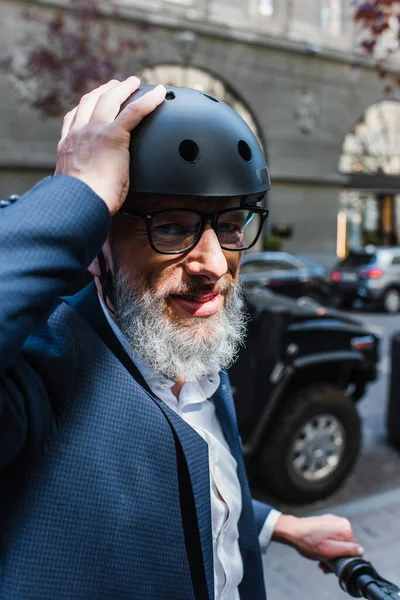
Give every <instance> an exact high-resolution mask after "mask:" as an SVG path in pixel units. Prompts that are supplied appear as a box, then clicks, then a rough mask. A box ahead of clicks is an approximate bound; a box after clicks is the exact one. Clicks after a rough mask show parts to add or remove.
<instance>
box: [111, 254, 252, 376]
mask: <svg viewBox="0 0 400 600" xmlns="http://www.w3.org/2000/svg"><path fill="white" fill-rule="evenodd" d="M167 295H168V294H167ZM114 307H115V314H116V318H117V321H118V325H119V327H120V329H121V331H122V333H123V334H124V336H125V338H126V339H127V341H128V343H129V346H130V348H131V350H132V352H133V354H134V355H136V356H138V357H139V358H140V359H142V360H143V361H144V362H145V363H146V364H147V365H148V366H149V367H151V369H152V370H153V371H154V372H155V373H158V374H160V375H162V376H164V377H166V378H168V379H172V380H174V381H175V380H176V379H177V378H178V377H184V378H185V379H187V380H198V379H201V378H203V377H206V376H208V375H211V374H213V373H218V372H219V371H220V370H221V369H227V368H228V367H229V366H230V365H231V364H232V363H233V362H234V361H235V359H236V356H237V353H238V351H239V348H240V346H241V345H243V343H244V340H245V337H246V323H247V317H246V315H245V313H244V310H243V308H244V301H243V293H242V288H241V286H240V284H239V283H237V284H231V285H230V287H229V290H228V292H227V295H226V298H225V304H224V307H223V309H222V310H221V311H220V312H219V313H218V314H215V315H212V316H210V317H192V318H188V319H186V320H185V321H182V322H178V321H176V322H174V321H172V320H171V319H169V318H168V316H167V315H166V314H165V308H166V294H165V293H163V294H161V293H158V294H157V292H155V291H154V290H151V289H148V288H146V287H145V285H144V284H143V283H142V282H141V281H140V276H139V278H138V277H135V284H132V282H131V280H130V279H129V278H128V277H127V276H126V275H125V274H124V273H123V271H122V269H121V267H120V266H117V268H116V273H115V277H114Z"/></svg>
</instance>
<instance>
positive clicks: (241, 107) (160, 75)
mask: <svg viewBox="0 0 400 600" xmlns="http://www.w3.org/2000/svg"><path fill="white" fill-rule="evenodd" d="M137 76H138V77H139V78H140V80H141V81H142V83H144V84H146V83H148V84H159V83H162V84H163V85H177V86H182V87H190V88H194V89H196V90H200V91H201V92H206V93H208V94H211V95H212V96H215V97H216V98H219V99H220V100H223V101H224V102H226V103H227V104H229V106H231V107H232V108H233V109H234V110H235V111H236V112H237V113H238V114H239V115H240V116H241V117H242V119H244V120H245V121H246V123H247V124H248V125H249V127H250V128H251V129H252V131H253V133H254V134H255V136H256V137H257V139H258V141H259V142H260V144H261V146H262V147H263V146H264V144H263V139H262V135H261V132H260V129H259V127H258V126H257V123H256V118H255V117H254V116H253V115H252V114H251V112H250V110H249V109H248V108H247V107H246V106H245V104H244V103H243V102H242V100H241V99H240V98H239V96H238V95H236V94H235V93H234V92H233V91H232V90H231V89H228V88H227V86H226V85H225V84H224V83H223V82H222V81H221V80H220V79H218V78H217V77H215V76H214V75H211V74H210V73H208V72H206V71H203V70H201V69H197V68H196V67H185V66H183V65H168V64H166V65H157V66H155V67H149V68H147V69H144V70H143V71H140V73H137Z"/></svg>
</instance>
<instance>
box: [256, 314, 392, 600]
mask: <svg viewBox="0 0 400 600" xmlns="http://www.w3.org/2000/svg"><path fill="white" fill-rule="evenodd" d="M351 315H352V316H353V317H354V316H357V317H358V318H360V319H361V320H363V321H364V322H365V323H366V324H368V325H372V326H373V327H375V328H379V330H380V331H381V333H382V342H381V344H382V346H381V359H380V363H379V372H380V377H379V378H378V380H377V381H376V382H375V383H374V384H372V385H371V386H370V387H369V389H368V391H367V394H366V396H365V397H364V399H363V400H362V402H361V403H360V405H359V409H360V414H361V418H362V423H363V444H362V450H361V455H360V458H359V460H358V463H357V465H356V468H355V470H354V472H353V474H352V475H351V476H350V477H349V479H348V480H347V482H346V483H345V485H344V486H343V487H342V488H341V489H339V490H338V491H337V492H336V493H335V494H333V495H331V496H330V497H329V498H327V499H325V500H323V501H319V502H316V503H313V504H309V505H307V506H303V507H299V506H291V505H287V504H279V503H276V502H275V506H277V507H278V508H280V509H281V510H282V511H284V512H290V513H292V514H297V515H300V516H301V515H309V514H316V513H317V514H318V513H321V512H335V513H338V514H341V515H343V516H347V517H348V518H350V520H351V522H352V524H353V528H354V531H355V533H356V535H357V538H358V539H359V541H360V542H361V543H362V545H363V546H364V547H365V549H366V554H367V557H368V558H369V559H370V560H371V561H372V562H373V563H374V564H375V566H376V567H377V568H378V570H382V575H383V576H386V577H388V578H392V579H393V580H394V581H395V582H396V583H397V584H398V585H400V453H398V452H397V451H395V450H394V449H393V448H391V447H390V446H389V445H388V444H387V442H386V422H385V421H386V404H387V386H388V379H389V377H388V376H389V374H390V369H391V364H390V363H391V361H390V338H391V335H392V333H393V332H394V331H396V330H400V316H388V315H382V314H376V313H362V312H357V313H355V312H354V311H353V312H352V313H351ZM265 500H267V501H269V502H270V503H274V500H273V499H272V498H270V499H268V498H265ZM265 573H266V580H267V583H268V586H267V587H268V598H269V600H287V599H288V598H291V597H295V598H296V600H308V599H309V598H312V597H316V598H318V600H340V599H342V600H345V598H346V596H345V594H344V593H343V592H342V591H341V590H340V589H339V588H338V585H337V580H336V578H335V577H334V576H333V575H331V576H326V575H323V574H322V573H321V572H320V571H319V569H318V567H317V566H316V565H315V564H314V563H312V562H311V561H307V560H305V559H303V558H302V557H300V556H298V555H297V554H296V553H295V552H294V551H293V550H292V549H290V548H287V547H284V546H282V545H280V544H272V545H271V548H270V550H269V552H268V555H267V557H266V561H265ZM347 598H349V596H347Z"/></svg>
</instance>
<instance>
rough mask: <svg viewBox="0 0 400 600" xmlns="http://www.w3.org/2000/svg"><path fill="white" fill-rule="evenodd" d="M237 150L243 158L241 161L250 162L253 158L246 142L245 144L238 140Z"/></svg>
mask: <svg viewBox="0 0 400 600" xmlns="http://www.w3.org/2000/svg"><path fill="white" fill-rule="evenodd" d="M238 150H239V154H240V156H241V157H242V158H243V160H245V161H246V162H250V161H251V159H252V158H253V154H252V152H251V148H250V146H249V145H248V143H247V142H245V141H244V140H239V141H238Z"/></svg>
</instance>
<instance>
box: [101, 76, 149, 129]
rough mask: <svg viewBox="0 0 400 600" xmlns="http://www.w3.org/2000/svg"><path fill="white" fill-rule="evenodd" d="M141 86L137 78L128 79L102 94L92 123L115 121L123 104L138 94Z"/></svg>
mask: <svg viewBox="0 0 400 600" xmlns="http://www.w3.org/2000/svg"><path fill="white" fill-rule="evenodd" d="M139 86H140V79H138V78H137V77H135V76H133V77H128V79H125V81H121V83H120V84H119V85H117V86H115V87H113V88H112V89H111V90H109V91H108V92H106V93H104V94H102V96H101V98H99V100H98V102H97V103H96V107H95V109H94V111H93V115H92V119H91V121H92V123H104V124H106V123H107V124H108V123H111V122H112V121H114V119H115V117H116V116H117V115H118V113H119V111H120V110H121V104H123V103H124V102H125V100H127V99H128V98H129V96H131V95H132V94H133V92H136V90H137V89H138V87H139Z"/></svg>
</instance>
